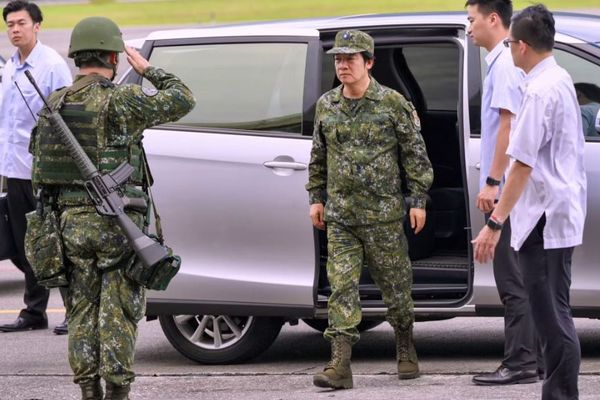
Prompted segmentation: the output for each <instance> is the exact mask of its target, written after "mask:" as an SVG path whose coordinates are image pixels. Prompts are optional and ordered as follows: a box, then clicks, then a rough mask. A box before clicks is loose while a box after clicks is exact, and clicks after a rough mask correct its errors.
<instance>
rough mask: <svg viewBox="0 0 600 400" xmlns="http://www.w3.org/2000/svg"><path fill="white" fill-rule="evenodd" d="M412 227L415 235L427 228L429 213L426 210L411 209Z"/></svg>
mask: <svg viewBox="0 0 600 400" xmlns="http://www.w3.org/2000/svg"><path fill="white" fill-rule="evenodd" d="M408 215H409V217H410V227H411V228H412V229H413V230H414V231H415V235H416V234H417V233H419V232H421V230H422V229H423V227H424V226H425V219H426V216H427V213H426V212H425V209H424V208H411V209H410V212H409V214H408Z"/></svg>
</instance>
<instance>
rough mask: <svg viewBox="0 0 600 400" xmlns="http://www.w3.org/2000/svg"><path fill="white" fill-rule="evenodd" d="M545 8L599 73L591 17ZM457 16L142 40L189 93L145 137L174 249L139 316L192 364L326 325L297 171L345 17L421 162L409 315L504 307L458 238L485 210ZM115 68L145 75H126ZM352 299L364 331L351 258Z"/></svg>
mask: <svg viewBox="0 0 600 400" xmlns="http://www.w3.org/2000/svg"><path fill="white" fill-rule="evenodd" d="M555 16H556V22H557V30H558V32H559V33H557V35H556V51H555V55H556V58H557V60H558V61H559V63H560V64H561V65H562V66H564V67H565V68H566V69H567V70H568V71H569V72H570V73H571V75H572V76H573V79H574V81H575V82H588V83H594V84H596V85H600V17H593V16H588V15H581V14H568V13H557V14H556V15H555ZM467 25H468V22H467V16H466V14H465V13H444V14H440V13H437V14H431V13H427V14H410V15H408V14H398V15H368V16H356V17H345V18H325V19H314V20H300V21H286V22H272V23H258V24H244V25H230V26H217V27H206V28H200V29H184V30H170V31H161V32H155V33H153V34H151V35H149V36H148V37H147V38H146V41H145V42H144V45H143V46H142V50H141V51H142V53H143V54H144V56H146V57H148V58H149V60H150V62H151V63H152V64H153V65H157V66H161V67H164V68H165V69H166V70H167V71H170V72H173V73H175V74H176V75H178V76H179V77H181V78H183V80H184V81H185V82H186V83H187V84H188V85H189V86H190V88H191V89H192V91H193V92H194V94H195V96H196V99H197V105H196V107H195V109H194V110H193V111H192V112H191V113H190V114H189V115H187V116H186V117H184V118H183V119H182V120H180V121H178V122H176V123H173V124H168V125H163V126H159V127H156V128H153V129H150V130H148V131H147V132H146V134H145V139H144V143H145V146H146V150H147V152H148V154H149V159H150V164H151V168H152V173H153V175H154V178H155V185H154V194H155V197H156V200H157V204H158V207H159V211H160V213H161V216H162V221H163V227H164V230H165V236H166V239H167V242H168V243H169V245H171V246H172V247H174V249H175V250H176V252H177V253H178V254H180V255H181V256H182V259H183V266H182V268H181V271H180V273H179V275H178V276H176V277H175V279H174V280H173V282H172V283H171V285H170V286H169V288H168V289H167V290H166V291H164V292H151V293H149V296H148V303H147V314H148V317H149V318H154V317H158V318H159V319H160V323H161V326H162V328H163V330H164V333H165V334H166V336H167V338H168V340H169V341H170V342H171V343H172V345H173V346H174V347H175V348H176V349H177V350H178V351H180V352H181V353H182V354H183V355H185V356H186V357H188V358H190V359H192V360H195V361H198V362H202V363H233V362H240V361H243V360H246V359H248V358H250V357H253V356H256V355H257V354H260V353H261V352H263V351H264V350H265V349H266V348H267V347H268V346H269V345H270V344H271V343H272V342H273V341H274V340H275V338H276V337H277V334H278V333H279V330H280V329H281V326H282V324H284V323H286V322H289V323H291V324H294V323H295V322H297V321H298V320H299V319H302V320H304V321H306V323H308V324H309V325H311V326H312V327H314V328H315V329H319V330H323V329H324V328H325V327H326V325H327V299H328V296H329V294H330V287H329V283H328V281H327V276H326V273H325V263H326V260H327V252H326V238H325V235H324V234H323V233H322V232H319V231H316V230H314V229H313V227H312V226H311V223H310V220H309V218H308V208H309V207H308V196H307V193H306V191H305V189H304V185H305V183H306V182H307V166H308V162H309V157H310V148H311V136H312V129H313V126H312V121H313V116H314V106H315V102H316V100H317V99H318V98H319V96H320V95H321V94H322V93H324V92H325V91H327V90H329V89H332V88H333V87H335V86H336V85H338V84H339V82H337V80H336V77H335V72H334V65H333V59H332V57H330V56H327V55H325V51H326V50H328V49H329V48H330V47H331V46H332V45H333V40H334V35H335V33H336V32H337V31H338V30H340V29H347V28H358V29H362V30H365V31H367V32H369V33H370V34H371V35H372V36H373V37H374V39H375V44H376V49H375V57H376V63H375V67H374V69H373V75H374V77H375V78H376V79H377V80H378V81H379V82H380V83H382V84H383V85H386V86H389V87H392V88H394V89H396V90H398V91H399V92H400V93H402V94H403V95H404V96H405V97H406V98H408V99H409V100H410V101H412V102H413V104H414V105H415V107H416V109H417V111H418V113H419V116H420V118H421V124H422V134H423V137H424V139H425V143H426V146H427V151H428V155H429V158H430V159H431V161H432V164H433V168H434V173H435V180H434V182H433V186H432V188H431V190H430V192H429V197H430V199H429V200H430V201H429V202H428V206H427V207H428V214H427V215H428V220H427V225H426V228H425V229H424V231H423V232H422V233H420V234H419V235H417V236H415V235H412V234H410V232H408V236H409V244H410V256H411V259H412V263H413V297H414V300H415V307H416V313H417V319H420V320H427V319H440V318H448V317H453V316H458V315H462V316H499V315H502V314H503V309H502V305H501V303H500V299H499V297H498V293H497V290H496V287H495V283H494V277H493V273H492V267H491V264H486V265H478V264H477V263H475V262H474V261H473V257H472V248H471V245H470V240H471V236H472V234H473V232H475V233H476V232H478V231H479V230H480V229H481V227H482V226H483V222H484V218H483V216H482V214H481V213H480V212H479V211H478V210H477V209H476V208H475V206H474V204H475V201H474V199H475V196H476V194H477V193H478V176H479V171H478V165H479V164H478V162H479V146H480V135H479V132H480V120H479V115H480V102H481V88H482V77H483V76H485V73H486V71H485V63H484V60H483V59H484V56H485V54H484V51H483V50H481V49H479V48H477V47H475V46H474V45H473V43H472V42H471V41H470V39H469V38H468V37H467V35H466V29H467ZM125 80H126V81H128V82H137V83H141V84H142V85H150V83H149V82H147V81H145V80H142V78H140V77H139V76H137V75H136V74H134V73H130V74H129V75H128V76H126V77H125ZM599 138H600V136H596V137H586V146H587V147H586V155H585V156H586V168H587V173H588V184H589V190H588V195H589V198H588V204H589V209H588V217H587V222H586V230H585V237H584V244H583V246H581V247H579V248H577V249H576V251H575V256H574V260H573V282H572V291H571V293H572V296H571V305H572V308H573V313H574V315H575V316H577V317H591V318H598V317H600V301H599V300H598V299H599V298H600V268H598V266H597V262H598V260H600V246H598V245H596V244H595V235H596V234H598V229H597V227H598V226H600V207H596V205H597V204H600V187H599V185H600V163H599V162H598V160H600V139H599ZM514 223H518V221H515V222H514ZM360 297H361V303H362V310H363V315H364V318H365V320H364V321H363V322H362V323H361V326H360V329H361V330H366V329H369V328H372V327H373V326H375V325H377V324H379V323H381V322H382V321H383V317H384V314H385V311H386V310H385V306H384V304H383V302H382V299H381V294H380V292H379V290H378V289H377V287H376V286H375V285H374V284H373V282H372V280H371V278H370V276H369V273H368V270H366V269H365V271H364V273H363V274H362V277H361V283H360Z"/></svg>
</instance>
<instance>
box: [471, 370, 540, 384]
mask: <svg viewBox="0 0 600 400" xmlns="http://www.w3.org/2000/svg"><path fill="white" fill-rule="evenodd" d="M538 379H539V378H538V373H537V371H536V370H535V369H531V370H529V369H527V370H512V369H508V368H505V367H502V366H500V367H499V368H498V369H497V370H496V371H494V372H492V373H489V374H480V375H475V376H474V377H473V382H474V383H476V384H478V385H488V386H491V385H514V384H517V383H534V382H537V381H538Z"/></svg>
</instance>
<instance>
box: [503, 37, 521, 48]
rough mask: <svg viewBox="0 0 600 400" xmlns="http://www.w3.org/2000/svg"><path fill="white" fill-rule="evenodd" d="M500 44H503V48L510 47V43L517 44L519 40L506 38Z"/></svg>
mask: <svg viewBox="0 0 600 400" xmlns="http://www.w3.org/2000/svg"><path fill="white" fill-rule="evenodd" d="M502 43H503V44H504V47H510V44H511V43H519V40H510V39H509V38H506V39H504V40H503V41H502Z"/></svg>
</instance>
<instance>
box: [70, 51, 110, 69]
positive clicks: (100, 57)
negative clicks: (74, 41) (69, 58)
mask: <svg viewBox="0 0 600 400" xmlns="http://www.w3.org/2000/svg"><path fill="white" fill-rule="evenodd" d="M110 55H111V52H110V51H102V50H83V51H78V52H77V53H75V56H74V57H73V62H74V63H75V66H76V67H77V68H87V67H102V68H108V69H111V68H112V65H111V64H110V63H109V62H108V57H109V56H110Z"/></svg>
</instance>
